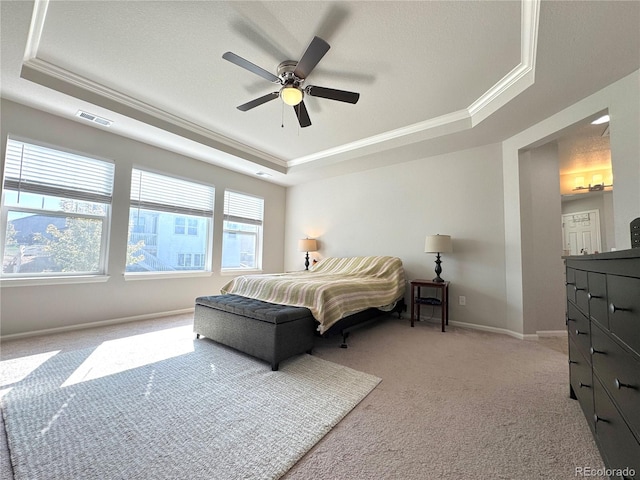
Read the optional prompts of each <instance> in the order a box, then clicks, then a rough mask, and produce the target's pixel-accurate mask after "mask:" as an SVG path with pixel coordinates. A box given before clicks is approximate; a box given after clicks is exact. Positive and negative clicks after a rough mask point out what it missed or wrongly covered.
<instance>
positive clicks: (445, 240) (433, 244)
mask: <svg viewBox="0 0 640 480" xmlns="http://www.w3.org/2000/svg"><path fill="white" fill-rule="evenodd" d="M451 252H453V244H452V242H451V237H450V236H449V235H427V238H426V240H425V242H424V253H435V254H436V278H434V279H433V281H434V282H436V283H441V282H444V280H443V279H442V278H440V274H441V273H442V267H441V266H440V264H441V263H442V261H441V260H440V254H441V253H451Z"/></svg>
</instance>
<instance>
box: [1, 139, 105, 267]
mask: <svg viewBox="0 0 640 480" xmlns="http://www.w3.org/2000/svg"><path fill="white" fill-rule="evenodd" d="M113 179H114V164H113V163H111V162H108V161H103V160H97V159H95V158H89V157H86V156H82V155H77V154H72V153H69V152H66V151H61V150H57V149H54V148H48V147H44V146H40V145H35V144H32V143H27V142H22V141H19V140H17V139H13V138H8V139H7V149H6V156H5V170H4V183H3V196H2V214H1V221H0V225H1V227H0V228H1V229H2V234H1V237H0V240H1V241H2V252H3V261H2V276H3V277H14V278H15V277H51V276H74V275H87V274H92V275H97V274H105V273H106V264H107V243H108V231H109V224H110V215H111V197H112V193H113Z"/></svg>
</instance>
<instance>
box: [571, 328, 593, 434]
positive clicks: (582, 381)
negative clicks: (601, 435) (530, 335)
mask: <svg viewBox="0 0 640 480" xmlns="http://www.w3.org/2000/svg"><path fill="white" fill-rule="evenodd" d="M569 382H570V383H571V388H572V389H573V393H575V395H576V398H577V399H578V403H579V404H580V407H581V408H582V411H583V412H584V415H585V417H586V418H587V423H588V424H589V427H590V428H591V431H592V432H593V431H595V430H594V424H593V413H594V411H593V378H592V373H591V365H590V364H589V362H588V361H587V359H586V358H585V357H584V355H582V352H581V350H580V349H579V348H578V346H577V345H576V343H575V341H574V340H573V339H571V338H569Z"/></svg>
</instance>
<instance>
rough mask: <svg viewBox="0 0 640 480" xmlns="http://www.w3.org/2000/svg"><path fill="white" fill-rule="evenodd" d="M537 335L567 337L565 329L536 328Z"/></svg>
mask: <svg viewBox="0 0 640 480" xmlns="http://www.w3.org/2000/svg"><path fill="white" fill-rule="evenodd" d="M536 334H537V335H538V337H540V338H542V337H565V338H566V337H567V331H566V330H538V331H537V332H536Z"/></svg>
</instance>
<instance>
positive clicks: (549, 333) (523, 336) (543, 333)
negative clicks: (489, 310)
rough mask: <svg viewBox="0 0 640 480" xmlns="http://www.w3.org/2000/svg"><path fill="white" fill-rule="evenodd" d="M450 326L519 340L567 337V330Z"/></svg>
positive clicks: (463, 324)
mask: <svg viewBox="0 0 640 480" xmlns="http://www.w3.org/2000/svg"><path fill="white" fill-rule="evenodd" d="M421 321H426V322H428V323H433V324H440V323H441V320H440V319H439V318H435V317H434V318H430V317H427V318H425V317H421ZM449 325H453V326H456V327H461V328H468V329H470V330H479V331H481V332H490V333H498V334H500V335H508V336H510V337H513V338H517V339H518V340H538V339H539V338H542V337H566V336H567V332H566V330H539V331H537V332H536V333H520V332H514V331H513V330H509V329H507V328H499V327H489V326H487V325H478V324H475V323H466V322H458V321H455V320H449Z"/></svg>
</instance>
